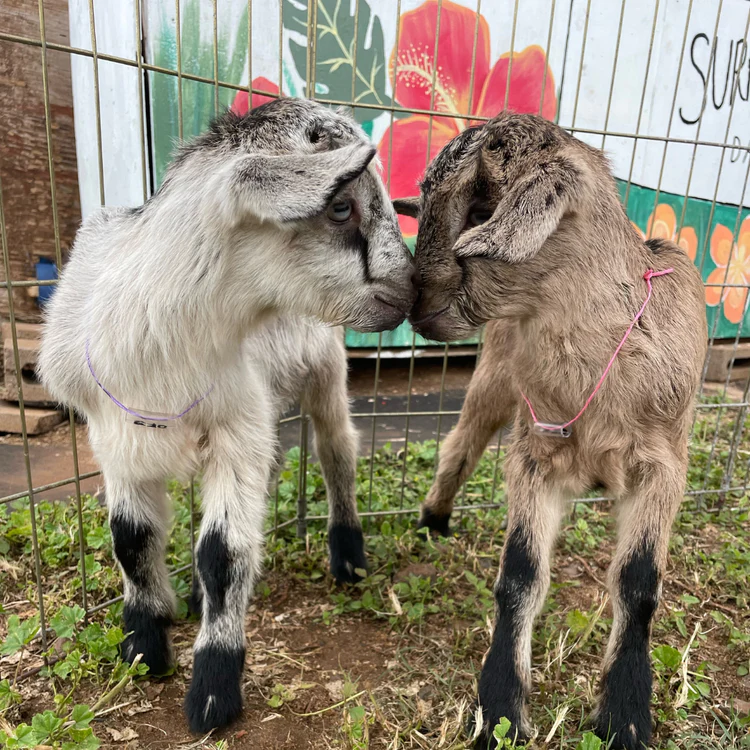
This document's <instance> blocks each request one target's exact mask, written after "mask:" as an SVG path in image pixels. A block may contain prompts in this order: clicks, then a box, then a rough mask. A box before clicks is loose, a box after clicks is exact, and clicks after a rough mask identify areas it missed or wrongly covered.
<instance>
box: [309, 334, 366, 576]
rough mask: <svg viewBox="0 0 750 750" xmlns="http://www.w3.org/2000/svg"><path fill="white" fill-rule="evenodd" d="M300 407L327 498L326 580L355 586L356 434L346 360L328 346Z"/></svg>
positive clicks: (358, 563)
mask: <svg viewBox="0 0 750 750" xmlns="http://www.w3.org/2000/svg"><path fill="white" fill-rule="evenodd" d="M302 403H303V406H304V408H305V410H306V411H307V412H309V414H310V416H311V418H312V421H313V425H314V427H315V447H316V450H317V453H318V457H319V458H320V468H321V470H322V471H323V478H324V479H325V483H326V490H327V494H328V508H329V511H328V549H329V554H330V565H331V575H332V576H333V577H334V578H335V579H336V580H337V581H338V582H339V583H356V582H357V581H359V580H360V576H358V575H357V574H356V573H355V570H357V569H360V570H364V569H366V567H367V558H366V557H365V546H364V539H363V537H362V524H361V523H360V520H359V516H358V515H357V497H356V473H357V432H356V430H355V429H354V425H353V424H352V420H351V417H350V416H349V401H348V399H347V392H346V360H345V354H344V350H343V348H342V347H340V346H337V347H336V348H335V349H334V348H333V347H331V351H330V352H329V356H328V357H327V358H326V361H325V362H321V363H320V364H318V365H317V366H316V367H315V368H314V369H313V371H312V372H311V373H310V376H309V378H308V381H307V385H306V388H305V392H304V394H303V398H302Z"/></svg>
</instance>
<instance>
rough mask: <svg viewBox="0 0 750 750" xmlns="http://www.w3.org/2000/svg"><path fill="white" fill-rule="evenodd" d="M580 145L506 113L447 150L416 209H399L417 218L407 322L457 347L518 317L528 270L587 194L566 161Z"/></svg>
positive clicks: (407, 205) (401, 204)
mask: <svg viewBox="0 0 750 750" xmlns="http://www.w3.org/2000/svg"><path fill="white" fill-rule="evenodd" d="M573 144H575V146H576V147H577V146H578V145H580V146H583V144H579V142H577V141H574V139H572V138H571V137H570V136H569V135H568V134H567V133H565V131H563V130H562V129H560V128H558V127H557V126H556V125H553V124H552V123H550V122H548V121H546V120H544V119H542V118H540V117H535V116H533V115H517V114H513V113H503V114H501V115H499V116H498V117H496V118H494V119H493V120H490V121H489V122H488V123H487V124H485V125H484V126H481V127H477V128H470V129H468V130H465V131H463V132H462V133H461V134H460V135H458V136H457V137H456V138H454V139H453V140H452V141H451V142H450V143H448V144H447V145H446V146H445V147H444V148H443V150H442V151H441V152H440V153H439V154H438V155H437V156H436V157H435V160H434V161H433V162H432V164H431V165H430V166H429V167H428V169H427V172H426V174H425V177H424V180H423V181H422V186H421V187H422V194H421V200H420V201H419V202H416V201H412V202H409V201H395V205H396V209H397V210H398V211H400V212H401V213H405V214H409V215H412V216H416V217H417V218H418V219H419V234H418V236H417V244H416V252H415V257H416V262H417V267H418V269H419V273H420V276H421V280H422V284H421V291H420V295H419V298H418V299H417V302H416V304H415V306H414V308H413V309H412V313H411V315H410V320H411V324H412V326H413V327H414V329H415V330H416V331H417V332H418V333H420V334H422V335H423V336H425V337H426V338H431V339H436V340H441V341H455V340H457V339H461V338H465V337H466V336H468V335H470V334H471V333H472V332H473V331H474V330H475V329H476V328H477V327H478V326H480V325H481V324H482V323H484V322H486V321H488V320H492V319H496V318H500V317H504V316H507V315H510V314H513V312H512V308H513V306H514V305H513V301H512V297H513V295H512V294H511V293H512V291H513V289H514V288H516V287H517V285H518V280H519V278H520V277H521V275H522V274H523V272H524V269H526V270H527V271H529V277H533V276H534V273H533V272H532V269H531V268H530V265H529V264H528V261H531V260H532V259H533V258H534V257H535V256H536V255H537V253H538V252H539V250H540V249H541V247H542V245H543V244H544V242H545V241H546V240H547V238H548V237H549V235H550V234H551V233H552V232H553V231H554V230H555V229H556V228H557V225H558V223H559V222H560V220H561V219H562V217H563V215H564V214H565V213H566V212H567V211H568V210H569V209H570V204H571V200H572V199H573V198H574V197H577V195H578V193H579V192H580V184H579V183H580V177H581V173H580V172H579V169H578V168H577V167H576V166H575V165H574V163H573V161H572V160H571V159H570V158H568V155H567V154H566V152H567V151H568V150H570V146H571V145H573ZM584 148H585V147H584Z"/></svg>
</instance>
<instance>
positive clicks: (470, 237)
mask: <svg viewBox="0 0 750 750" xmlns="http://www.w3.org/2000/svg"><path fill="white" fill-rule="evenodd" d="M582 191H583V179H582V176H581V172H580V170H579V169H578V167H576V166H575V165H574V164H573V163H571V162H570V161H569V160H567V159H563V158H555V159H550V160H549V161H546V162H544V163H540V164H538V165H536V166H535V167H534V168H533V169H532V170H531V171H530V172H529V173H528V174H527V175H525V176H524V177H522V178H521V179H520V180H519V181H518V182H517V184H516V185H514V186H513V188H512V189H511V190H509V191H508V192H507V193H506V194H505V195H504V196H503V198H502V199H501V200H500V202H499V203H498V205H497V208H496V209H495V210H494V212H493V214H492V216H491V218H490V219H489V221H487V222H486V223H485V224H482V225H480V226H478V227H477V228H476V229H472V230H469V231H466V232H464V233H463V234H462V235H461V236H460V238H459V239H458V241H457V242H456V245H455V247H454V251H455V253H456V256H457V257H464V258H466V257H471V256H474V255H481V256H484V257H490V258H497V259H498V260H504V261H506V262H507V263H519V262H522V261H524V260H528V259H529V258H532V257H533V256H534V255H536V253H538V252H539V250H540V249H541V247H542V245H543V244H544V243H545V242H546V241H547V239H548V238H549V236H550V235H551V234H552V233H553V232H554V231H555V229H557V226H558V224H559V223H560V220H561V219H562V217H563V216H564V215H565V214H566V213H568V212H569V211H570V210H571V209H572V208H573V206H574V205H575V204H576V203H577V202H578V201H579V200H580V198H581V193H582Z"/></svg>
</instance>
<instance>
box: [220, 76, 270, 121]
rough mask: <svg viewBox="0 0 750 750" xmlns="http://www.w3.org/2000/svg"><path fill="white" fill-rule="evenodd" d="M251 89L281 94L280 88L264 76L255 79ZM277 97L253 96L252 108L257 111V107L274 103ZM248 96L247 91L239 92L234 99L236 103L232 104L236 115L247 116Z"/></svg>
mask: <svg viewBox="0 0 750 750" xmlns="http://www.w3.org/2000/svg"><path fill="white" fill-rule="evenodd" d="M251 88H254V89H260V90H261V91H268V92H269V93H270V94H278V93H279V87H278V86H277V85H276V84H275V83H274V82H273V81H269V80H268V78H264V77H263V76H258V77H257V78H253V83H252V86H251ZM275 98H276V97H275V96H264V95H263V94H253V106H252V108H253V109H255V108H256V107H260V105H261V104H265V103H266V102H272V101H273V100H274V99H275ZM248 100H249V98H248V95H247V91H238V92H237V96H235V97H234V101H233V102H232V106H231V110H232V112H234V113H235V114H236V115H244V114H247V110H248V107H247V104H248Z"/></svg>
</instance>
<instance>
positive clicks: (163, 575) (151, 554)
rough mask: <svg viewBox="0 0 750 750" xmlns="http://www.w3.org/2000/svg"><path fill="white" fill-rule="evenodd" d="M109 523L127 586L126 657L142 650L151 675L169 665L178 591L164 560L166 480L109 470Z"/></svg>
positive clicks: (123, 645)
mask: <svg viewBox="0 0 750 750" xmlns="http://www.w3.org/2000/svg"><path fill="white" fill-rule="evenodd" d="M105 487H106V496H107V505H108V506H109V527H110V531H111V533H112V544H113V546H114V553H115V557H116V558H117V561H118V562H119V563H120V567H121V569H122V574H123V581H124V588H125V607H124V610H123V620H124V625H125V632H126V633H127V634H128V635H127V637H126V638H125V641H124V642H123V644H122V654H123V658H124V659H125V660H126V661H128V662H132V661H133V659H135V657H136V656H137V655H138V654H142V655H143V656H142V660H141V661H142V663H144V664H147V665H148V667H149V670H150V671H151V673H152V674H155V675H160V674H164V673H165V672H167V671H168V669H169V667H170V666H171V650H170V647H169V634H168V631H169V627H170V625H171V624H172V618H173V615H174V606H175V601H174V592H173V590H172V587H171V585H170V583H169V575H168V573H167V566H166V562H165V559H164V558H165V549H166V534H167V520H168V517H169V508H168V505H167V493H166V489H165V487H164V483H163V482H158V481H152V482H140V483H139V482H123V481H122V480H120V479H112V478H110V477H107V476H106V475H105Z"/></svg>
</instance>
